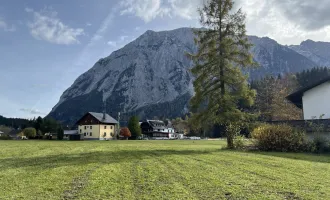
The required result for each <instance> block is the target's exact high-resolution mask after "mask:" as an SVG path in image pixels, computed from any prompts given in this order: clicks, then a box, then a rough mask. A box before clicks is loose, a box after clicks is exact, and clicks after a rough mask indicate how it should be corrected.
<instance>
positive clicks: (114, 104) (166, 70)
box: [49, 28, 316, 124]
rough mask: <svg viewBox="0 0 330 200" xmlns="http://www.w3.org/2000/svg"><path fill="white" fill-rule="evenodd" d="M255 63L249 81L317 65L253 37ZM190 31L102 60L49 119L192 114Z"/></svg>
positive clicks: (150, 36)
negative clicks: (94, 114) (88, 115)
mask: <svg viewBox="0 0 330 200" xmlns="http://www.w3.org/2000/svg"><path fill="white" fill-rule="evenodd" d="M250 40H251V42H252V43H253V44H255V46H254V47H253V49H252V52H253V54H254V58H255V60H256V61H257V62H259V63H260V67H259V68H257V69H254V70H251V71H249V72H250V75H251V78H252V79H253V78H259V77H262V76H264V75H265V74H273V75H278V74H283V73H287V72H298V71H301V70H303V69H308V68H311V67H313V66H315V65H316V64H315V63H314V62H313V61H311V60H309V59H308V58H306V57H304V56H303V55H301V54H298V53H297V52H295V51H293V50H292V49H290V48H288V47H286V46H282V45H280V44H278V43H277V42H276V41H274V40H271V39H269V38H258V37H255V36H251V37H250ZM196 50H197V47H196V45H195V44H194V34H193V32H192V31H191V29H190V28H180V29H175V30H172V31H161V32H154V31H147V32H145V33H144V34H143V35H141V36H140V37H139V38H137V39H136V40H134V41H133V42H131V43H129V44H127V45H126V46H124V47H123V48H121V49H119V50H117V51H115V52H113V53H111V55H110V56H108V57H106V58H102V59H100V60H99V61H97V62H96V63H95V65H94V66H93V67H92V68H91V69H90V70H88V71H87V72H85V73H84V74H82V75H81V76H80V77H78V79H77V80H76V81H75V82H74V83H73V84H72V86H71V87H70V88H68V89H67V90H66V91H65V92H64V93H63V95H62V96H61V98H60V101H59V102H58V103H57V104H56V105H55V107H54V108H53V109H52V111H51V113H50V114H49V116H51V117H53V118H55V119H57V120H60V121H62V122H64V123H68V124H72V123H74V122H75V121H76V120H77V119H78V118H79V117H80V116H82V115H83V114H85V113H86V112H89V111H94V112H102V110H104V105H106V111H107V112H108V113H109V114H110V115H112V116H113V117H116V116H117V113H118V112H121V113H122V115H121V117H122V119H124V120H127V118H128V116H130V115H132V114H136V115H139V116H140V118H142V119H145V118H149V119H150V118H153V117H168V118H174V117H178V116H181V115H183V114H185V113H187V112H188V102H189V99H190V98H191V96H192V95H193V84H192V83H193V76H192V74H191V73H190V70H189V69H190V68H191V66H192V62H191V60H190V59H188V57H187V56H186V53H187V52H196Z"/></svg>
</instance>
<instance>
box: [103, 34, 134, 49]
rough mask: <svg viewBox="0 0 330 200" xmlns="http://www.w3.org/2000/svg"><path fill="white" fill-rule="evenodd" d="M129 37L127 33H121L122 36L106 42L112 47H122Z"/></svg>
mask: <svg viewBox="0 0 330 200" xmlns="http://www.w3.org/2000/svg"><path fill="white" fill-rule="evenodd" d="M129 38H130V37H129V36H127V35H122V36H120V37H119V38H118V40H116V41H112V40H110V41H109V42H108V43H107V44H108V45H109V46H112V47H114V48H121V47H123V46H124V45H125V44H126V43H127V42H129V41H130V39H129Z"/></svg>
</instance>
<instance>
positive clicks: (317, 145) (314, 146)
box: [307, 135, 330, 153]
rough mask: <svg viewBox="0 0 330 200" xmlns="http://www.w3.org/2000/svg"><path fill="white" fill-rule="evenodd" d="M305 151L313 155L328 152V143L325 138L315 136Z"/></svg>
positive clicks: (329, 149) (329, 146) (329, 144)
mask: <svg viewBox="0 0 330 200" xmlns="http://www.w3.org/2000/svg"><path fill="white" fill-rule="evenodd" d="M307 150H308V151H310V152H313V153H327V152H330V141H329V140H328V139H327V138H326V137H322V136H319V135H317V136H315V137H314V139H313V140H312V141H310V142H309V143H308V146H307Z"/></svg>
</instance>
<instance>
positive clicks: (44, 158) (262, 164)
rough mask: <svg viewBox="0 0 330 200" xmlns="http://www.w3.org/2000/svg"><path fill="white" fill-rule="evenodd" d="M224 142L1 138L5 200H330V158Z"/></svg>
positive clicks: (0, 165)
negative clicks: (237, 147)
mask: <svg viewBox="0 0 330 200" xmlns="http://www.w3.org/2000/svg"><path fill="white" fill-rule="evenodd" d="M225 145H226V143H225V141H188V140H187V141H31V140H30V141H0V188H1V192H0V199H26V200H28V199H329V198H330V156H328V155H313V154H293V153H272V152H269V153H265V152H243V151H229V150H225V149H224V148H223V147H225Z"/></svg>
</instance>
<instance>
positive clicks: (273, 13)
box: [237, 0, 330, 44]
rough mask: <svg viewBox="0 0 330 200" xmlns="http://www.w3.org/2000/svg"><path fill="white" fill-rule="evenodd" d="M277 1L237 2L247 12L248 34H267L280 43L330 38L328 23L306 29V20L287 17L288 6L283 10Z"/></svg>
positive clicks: (243, 0)
mask: <svg viewBox="0 0 330 200" xmlns="http://www.w3.org/2000/svg"><path fill="white" fill-rule="evenodd" d="M303 1H305V2H306V0H301V1H299V2H300V3H301V5H304V2H303ZM308 2H309V1H308ZM278 3H279V2H278V1H274V0H267V1H266V0H249V1H246V0H240V1H239V2H238V5H237V6H238V7H242V9H243V11H244V12H246V14H247V20H246V22H247V24H246V25H247V31H248V34H250V35H257V36H268V37H270V38H273V39H275V40H277V41H278V42H279V43H281V44H299V43H300V42H301V41H303V40H306V39H312V40H322V41H324V40H326V41H329V40H330V35H329V31H330V27H329V25H328V26H327V25H323V27H320V28H319V29H310V30H306V25H305V23H306V22H303V23H301V20H300V19H298V20H296V19H295V18H290V17H288V14H285V12H287V10H288V9H289V8H287V9H285V10H284V9H283V5H282V4H278ZM292 9H297V8H292ZM329 9H330V7H329ZM299 15H301V12H299ZM305 15H306V16H308V15H309V13H305ZM308 24H310V23H308Z"/></svg>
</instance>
